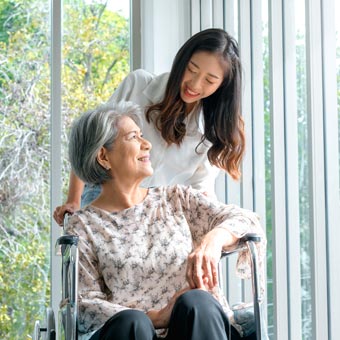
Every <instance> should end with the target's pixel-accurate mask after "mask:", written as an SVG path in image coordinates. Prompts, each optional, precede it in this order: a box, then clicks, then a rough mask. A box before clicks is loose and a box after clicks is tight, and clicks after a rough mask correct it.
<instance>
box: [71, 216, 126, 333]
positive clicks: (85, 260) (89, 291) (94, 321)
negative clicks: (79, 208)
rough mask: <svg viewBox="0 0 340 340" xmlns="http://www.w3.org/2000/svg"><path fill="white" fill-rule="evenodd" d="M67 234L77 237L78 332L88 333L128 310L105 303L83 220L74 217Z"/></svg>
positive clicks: (101, 279)
mask: <svg viewBox="0 0 340 340" xmlns="http://www.w3.org/2000/svg"><path fill="white" fill-rule="evenodd" d="M66 231H67V233H68V234H73V235H77V236H79V241H78V249H79V266H78V268H79V274H78V305H79V325H78V328H79V330H80V331H81V332H83V333H87V332H90V331H92V330H96V329H98V328H100V327H101V326H102V325H103V324H104V323H105V322H106V321H107V320H108V319H109V318H110V317H112V316H113V315H114V314H116V313H118V312H119V311H122V310H124V309H127V308H126V307H124V306H121V305H117V304H113V303H111V302H109V301H107V300H108V294H109V291H108V289H107V288H106V286H105V283H104V281H103V278H102V275H101V273H100V272H99V271H98V260H97V257H96V254H95V252H94V244H93V241H92V239H91V238H92V235H91V229H90V228H89V225H87V223H86V217H85V216H84V217H83V216H80V215H78V214H75V215H73V216H72V217H71V218H70V220H69V222H68V225H67V228H66Z"/></svg>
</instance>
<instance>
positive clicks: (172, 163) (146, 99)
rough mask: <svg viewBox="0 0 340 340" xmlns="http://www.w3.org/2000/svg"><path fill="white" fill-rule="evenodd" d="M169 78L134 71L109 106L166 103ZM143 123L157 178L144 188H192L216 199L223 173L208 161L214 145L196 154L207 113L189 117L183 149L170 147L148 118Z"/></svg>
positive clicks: (148, 182)
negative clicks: (128, 102) (163, 100)
mask: <svg viewBox="0 0 340 340" xmlns="http://www.w3.org/2000/svg"><path fill="white" fill-rule="evenodd" d="M168 77H169V74H168V73H164V74H161V75H159V76H154V75H153V74H151V73H149V72H147V71H145V70H141V69H140V70H136V71H133V72H131V73H130V74H129V75H128V76H127V77H126V78H125V79H124V80H123V81H122V82H121V84H120V85H119V87H118V88H117V90H116V91H115V92H114V94H113V95H112V96H111V98H110V99H109V102H112V101H121V100H125V101H132V102H133V103H135V104H138V105H140V106H142V107H143V108H146V107H147V106H150V105H152V104H155V103H158V102H160V101H161V100H162V99H163V96H164V93H165V88H166V84H167V81H168ZM141 120H142V124H143V126H142V127H141V128H142V132H143V135H144V137H145V138H146V139H147V140H149V141H150V142H151V144H152V150H151V163H152V167H153V169H154V174H153V175H152V176H151V177H148V178H146V179H145V180H144V181H143V183H142V185H143V186H144V187H152V186H160V185H172V184H183V185H191V186H192V187H194V188H195V189H198V190H202V191H206V192H208V193H209V194H211V195H214V192H215V188H214V186H215V179H216V177H217V175H218V173H219V171H220V170H219V169H218V168H217V167H215V166H212V165H211V164H210V162H209V160H208V157H207V151H208V149H209V147H210V146H211V143H210V142H208V141H205V142H204V144H200V146H199V147H198V149H197V150H196V147H197V145H199V143H200V141H201V138H202V136H203V133H204V118H203V112H198V113H197V114H196V115H195V114H190V115H189V117H188V119H187V121H186V126H187V134H186V136H185V138H184V140H183V142H182V143H181V145H180V146H178V145H175V144H171V145H167V143H166V142H165V141H164V139H163V138H162V136H161V134H160V132H159V131H158V130H157V129H156V128H155V127H154V125H153V124H152V123H151V124H149V123H148V122H147V121H146V117H145V115H144V114H143V115H142V117H141ZM195 150H196V151H197V152H196V151H195Z"/></svg>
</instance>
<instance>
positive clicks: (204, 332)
mask: <svg viewBox="0 0 340 340" xmlns="http://www.w3.org/2000/svg"><path fill="white" fill-rule="evenodd" d="M228 334H229V323H228V319H227V317H226V314H225V313H224V311H223V309H222V306H221V305H220V303H219V302H218V301H217V300H216V299H215V298H214V297H212V296H211V295H210V294H209V293H207V292H205V291H203V290H190V291H188V292H186V293H184V294H183V295H181V296H180V297H179V298H178V299H177V301H176V303H175V306H174V309H173V311H172V315H171V318H170V323H169V331H168V335H167V337H166V340H228ZM235 336H236V333H235ZM237 338H238V337H235V339H237ZM99 339H100V340H156V339H158V337H157V335H156V332H155V329H154V327H153V325H152V322H151V320H150V319H149V317H148V316H147V315H146V314H145V313H143V312H141V311H137V310H133V309H129V310H124V311H122V312H119V313H117V314H115V315H114V316H113V317H112V318H110V319H109V320H108V321H107V322H106V323H105V325H104V326H103V327H102V328H101V329H99V330H98V331H97V332H96V333H95V334H94V335H93V336H92V337H91V339H90V340H99ZM229 339H231V338H229ZM232 339H234V330H232Z"/></svg>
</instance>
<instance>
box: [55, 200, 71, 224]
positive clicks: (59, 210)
mask: <svg viewBox="0 0 340 340" xmlns="http://www.w3.org/2000/svg"><path fill="white" fill-rule="evenodd" d="M67 212H68V213H70V214H73V213H74V208H73V206H72V205H70V204H64V205H61V206H58V207H56V208H55V210H54V212H53V218H54V220H55V221H56V222H57V223H58V224H59V225H60V226H62V225H63V223H64V215H65V214H66V213H67Z"/></svg>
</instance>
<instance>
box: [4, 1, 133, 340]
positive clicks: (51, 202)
mask: <svg viewBox="0 0 340 340" xmlns="http://www.w3.org/2000/svg"><path fill="white" fill-rule="evenodd" d="M116 4H117V1H112V0H111V1H100V0H93V1H77V0H74V1H72V0H64V1H63V2H62V8H61V7H58V6H60V2H57V1H53V2H52V1H51V2H50V1H48V0H32V1H15V2H14V1H11V0H4V1H1V3H0V65H1V66H0V125H1V131H0V159H1V161H0V273H1V274H0V338H1V339H4V340H6V339H10V340H16V339H18V340H19V339H20V340H22V339H25V338H27V336H28V335H32V333H33V327H34V322H35V320H37V319H39V320H43V319H44V317H45V310H46V307H47V306H48V305H50V304H51V298H50V296H51V275H50V271H51V270H52V284H53V285H54V284H56V278H55V276H56V275H55V273H56V272H60V267H55V266H53V264H54V263H53V261H54V257H53V256H52V257H51V256H50V255H51V254H53V253H54V242H55V238H53V237H52V239H51V237H50V233H52V236H53V235H54V236H56V235H60V230H59V228H58V227H57V226H56V225H55V224H54V225H52V227H51V220H52V218H51V213H50V212H51V211H53V210H54V208H55V206H56V204H60V203H61V202H62V201H64V200H65V197H66V191H67V179H68V172H69V166H68V162H67V134H68V130H69V127H70V124H71V122H72V120H73V119H74V118H75V117H76V116H78V115H80V114H81V113H82V112H83V111H84V110H87V109H89V108H92V107H94V106H96V105H97V104H98V103H101V102H103V101H106V100H107V99H108V98H109V96H110V95H111V94H112V92H113V91H114V89H115V88H116V87H117V85H118V84H119V82H120V81H121V79H122V78H123V77H124V76H125V75H126V74H127V73H128V72H129V71H130V65H129V60H130V32H129V2H128V1H126V2H119V4H120V6H122V5H124V6H125V7H123V8H119V7H115V6H117V5H116ZM50 9H52V13H51V10H50ZM61 13H62V16H61ZM50 19H51V20H50ZM60 27H62V29H63V30H62V32H61V29H60ZM51 32H52V33H51ZM61 37H62V39H61ZM51 38H52V39H51ZM51 42H52V43H51ZM51 52H52V53H51ZM51 79H52V81H51ZM51 113H52V114H51ZM61 160H62V162H61ZM51 174H52V176H51ZM61 178H62V181H61ZM61 182H62V183H63V189H61V187H60V186H58V185H57V184H58V183H61ZM51 258H52V266H51V263H50V259H51ZM14 283H15V284H14ZM57 287H58V285H57ZM53 294H57V296H56V297H55V298H54V300H55V301H57V300H58V299H59V296H58V290H56V291H53ZM52 302H53V298H52ZM58 303H59V301H58V302H57V304H56V306H57V305H58ZM54 307H55V306H54ZM57 310H58V309H57V308H54V312H55V313H56V312H57Z"/></svg>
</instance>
